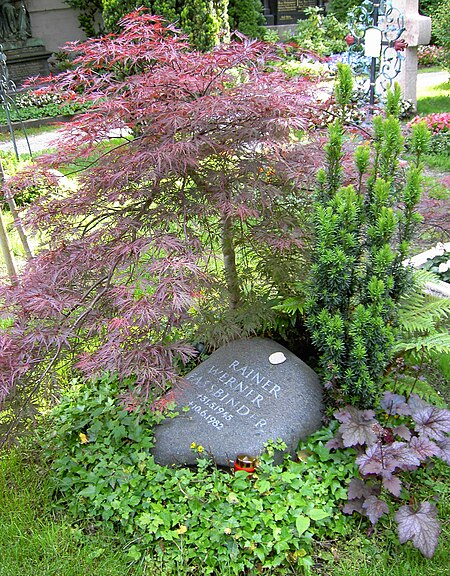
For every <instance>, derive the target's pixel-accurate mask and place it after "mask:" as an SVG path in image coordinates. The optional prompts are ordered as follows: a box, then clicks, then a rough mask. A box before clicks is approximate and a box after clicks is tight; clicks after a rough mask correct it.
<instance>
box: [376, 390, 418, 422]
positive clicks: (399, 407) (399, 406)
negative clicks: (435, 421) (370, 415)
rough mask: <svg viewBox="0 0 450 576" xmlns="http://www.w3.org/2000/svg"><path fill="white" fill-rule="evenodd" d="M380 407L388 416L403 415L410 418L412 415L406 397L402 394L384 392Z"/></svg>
mask: <svg viewBox="0 0 450 576" xmlns="http://www.w3.org/2000/svg"><path fill="white" fill-rule="evenodd" d="M380 405H381V407H382V408H383V410H386V412H387V413H388V414H392V415H394V414H401V415H403V416H409V415H410V414H411V408H410V407H409V406H408V404H407V403H406V399H405V397H404V396H402V395H401V394H394V393H393V392H384V394H383V397H382V399H381V401H380Z"/></svg>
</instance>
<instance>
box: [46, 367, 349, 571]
mask: <svg viewBox="0 0 450 576" xmlns="http://www.w3.org/2000/svg"><path fill="white" fill-rule="evenodd" d="M125 386H126V383H124V382H119V381H118V380H117V378H111V377H109V376H105V377H104V378H103V379H102V380H99V381H97V382H94V383H92V382H91V383H85V384H82V385H80V386H75V387H73V389H72V391H71V392H70V394H68V395H67V397H65V398H63V400H62V401H61V403H60V404H59V406H58V407H57V408H56V409H55V410H54V411H53V414H52V416H51V418H50V421H49V429H50V430H51V432H50V433H49V435H48V439H47V443H46V448H47V450H48V458H50V460H52V470H53V478H54V480H55V488H56V489H57V491H58V494H60V497H61V502H62V504H64V505H65V506H68V509H69V511H70V512H71V513H72V514H73V515H74V516H75V517H76V518H84V519H86V520H89V521H90V522H99V521H100V522H101V523H107V524H108V525H114V526H115V527H116V528H117V530H118V531H119V532H120V533H122V534H123V535H124V536H125V537H126V538H127V539H128V540H129V541H130V542H132V543H131V544H130V546H129V547H128V548H127V554H128V557H129V558H130V559H131V560H134V561H140V560H142V559H144V561H145V559H147V561H148V562H156V563H157V564H158V565H161V566H164V570H166V571H167V573H168V574H173V573H176V571H177V569H180V564H181V565H182V568H183V570H184V571H185V572H186V573H198V571H199V570H201V571H202V573H203V574H216V573H225V574H227V573H228V574H243V573H245V572H246V571H247V570H250V569H252V568H253V567H254V566H255V565H260V566H261V568H264V569H271V568H276V567H278V566H291V569H293V570H295V569H300V568H301V567H304V568H307V567H309V566H311V565H312V563H313V560H312V556H311V554H312V550H313V544H314V541H315V540H316V539H318V540H320V539H327V538H335V537H339V536H343V535H345V534H347V533H348V532H349V530H350V526H351V522H349V521H348V520H347V519H346V518H345V517H343V516H342V515H341V514H340V511H339V504H340V502H341V501H342V499H343V498H344V495H345V493H346V486H347V484H348V483H349V481H350V478H351V476H352V472H353V470H354V468H353V465H352V464H351V463H350V461H351V457H348V456H347V455H344V453H341V452H338V453H335V454H332V453H330V452H329V450H328V449H327V448H325V446H324V444H325V442H326V441H327V440H330V438H331V437H332V434H333V432H332V429H331V428H328V429H323V430H321V431H320V432H318V433H317V434H315V435H313V436H312V437H311V438H309V439H308V441H307V442H306V443H304V444H302V445H301V446H300V455H301V459H300V460H299V461H297V462H294V461H293V460H291V459H290V458H289V457H288V456H286V457H285V459H284V462H283V463H280V464H274V462H273V459H272V458H273V455H274V451H275V450H280V449H281V450H283V449H285V447H286V446H285V445H284V444H283V443H282V442H279V441H277V442H275V443H271V444H269V446H268V448H267V453H266V455H264V456H262V457H261V459H260V461H259V465H258V469H257V471H256V472H255V473H254V474H253V475H252V476H251V477H249V475H248V474H247V473H246V472H237V473H235V474H232V473H231V471H229V470H220V469H218V468H216V467H215V466H214V465H213V463H212V462H211V460H210V459H209V457H208V454H206V453H205V452H204V450H203V447H201V446H196V445H195V444H193V445H192V449H193V450H195V451H196V452H197V453H198V465H197V468H196V469H190V468H174V467H164V466H159V465H157V464H155V462H154V460H153V457H152V455H151V452H150V448H151V446H152V439H151V429H152V426H153V425H154V423H155V422H157V421H159V420H160V418H161V417H162V415H161V414H160V413H158V412H154V411H152V410H151V409H145V406H141V407H139V408H137V409H135V408H134V407H132V408H131V407H130V406H129V405H127V403H126V400H125V401H124V400H122V402H121V401H120V398H121V397H122V398H126V392H127V389H126V387H125ZM318 477H320V482H317V478H318Z"/></svg>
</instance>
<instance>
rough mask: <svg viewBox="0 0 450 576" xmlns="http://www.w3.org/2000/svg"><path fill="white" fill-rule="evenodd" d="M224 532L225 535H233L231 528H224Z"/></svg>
mask: <svg viewBox="0 0 450 576" xmlns="http://www.w3.org/2000/svg"><path fill="white" fill-rule="evenodd" d="M223 531H224V533H225V534H231V528H224V529H223Z"/></svg>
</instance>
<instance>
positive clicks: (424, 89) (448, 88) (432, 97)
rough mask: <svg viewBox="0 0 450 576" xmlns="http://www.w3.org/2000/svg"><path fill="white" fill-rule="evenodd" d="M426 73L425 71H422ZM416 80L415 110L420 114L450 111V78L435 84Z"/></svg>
mask: <svg viewBox="0 0 450 576" xmlns="http://www.w3.org/2000/svg"><path fill="white" fill-rule="evenodd" d="M422 74H426V73H422ZM420 76H421V74H419V78H418V82H417V112H418V114H420V115H421V116H425V115H426V114H435V113H437V112H450V78H449V76H447V81H445V82H439V83H438V84H435V85H429V84H428V83H421V81H420Z"/></svg>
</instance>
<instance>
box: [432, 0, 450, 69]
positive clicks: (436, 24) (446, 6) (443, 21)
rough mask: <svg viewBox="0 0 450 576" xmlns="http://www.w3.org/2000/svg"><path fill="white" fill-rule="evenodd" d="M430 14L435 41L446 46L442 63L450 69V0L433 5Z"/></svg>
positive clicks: (438, 44)
mask: <svg viewBox="0 0 450 576" xmlns="http://www.w3.org/2000/svg"><path fill="white" fill-rule="evenodd" d="M430 16H431V32H432V39H433V42H434V44H436V45H437V46H442V47H443V48H444V53H443V55H442V59H441V63H442V65H443V66H444V68H446V69H447V70H450V0H442V1H440V2H439V3H438V4H436V5H435V6H433V8H432V9H431V11H430Z"/></svg>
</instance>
